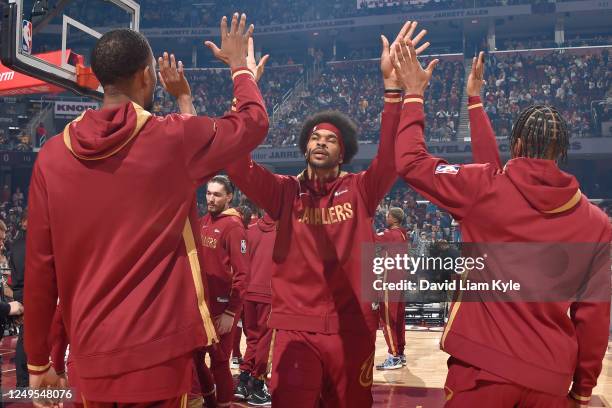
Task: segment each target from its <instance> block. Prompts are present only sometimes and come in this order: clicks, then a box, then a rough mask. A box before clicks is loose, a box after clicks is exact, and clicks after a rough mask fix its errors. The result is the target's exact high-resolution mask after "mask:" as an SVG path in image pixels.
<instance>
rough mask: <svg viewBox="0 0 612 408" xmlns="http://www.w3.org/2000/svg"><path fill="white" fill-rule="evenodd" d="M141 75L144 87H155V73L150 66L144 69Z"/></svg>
mask: <svg viewBox="0 0 612 408" xmlns="http://www.w3.org/2000/svg"><path fill="white" fill-rule="evenodd" d="M140 74H141V75H142V83H143V85H145V86H151V84H153V86H155V79H156V78H155V71H154V70H153V69H152V68H151V66H150V65H147V66H146V67H144V68H143V69H142V71H141V72H140Z"/></svg>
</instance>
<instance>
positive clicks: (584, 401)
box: [569, 390, 591, 407]
mask: <svg viewBox="0 0 612 408" xmlns="http://www.w3.org/2000/svg"><path fill="white" fill-rule="evenodd" d="M569 396H570V398H571V399H573V400H574V401H576V402H578V403H580V405H584V406H585V407H586V406H588V405H589V401H590V400H591V395H588V396H587V395H584V393H582V394H581V393H578V392H576V391H574V390H571V391H570V393H569Z"/></svg>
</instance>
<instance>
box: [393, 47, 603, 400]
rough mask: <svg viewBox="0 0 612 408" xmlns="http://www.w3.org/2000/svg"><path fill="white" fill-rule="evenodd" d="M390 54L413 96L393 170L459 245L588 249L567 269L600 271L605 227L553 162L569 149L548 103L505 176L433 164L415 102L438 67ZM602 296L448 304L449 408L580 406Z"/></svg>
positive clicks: (516, 146) (482, 168)
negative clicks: (456, 229)
mask: <svg viewBox="0 0 612 408" xmlns="http://www.w3.org/2000/svg"><path fill="white" fill-rule="evenodd" d="M395 55H396V57H395V58H394V66H395V70H396V72H398V76H399V77H400V78H401V80H402V82H403V84H404V87H405V89H406V92H408V93H411V94H414V95H415V97H414V98H413V100H411V101H409V102H407V103H405V104H404V108H403V111H402V119H401V123H400V126H399V133H398V136H397V142H396V165H397V169H398V172H399V173H400V175H401V176H402V177H403V178H404V179H405V180H406V181H407V182H408V183H409V184H410V185H411V186H412V187H413V188H414V189H415V190H416V191H418V192H419V193H420V194H422V195H423V196H425V197H427V198H429V199H430V200H431V201H432V202H434V203H435V204H436V205H438V206H440V207H442V208H445V209H446V210H448V211H449V212H450V213H451V214H452V215H453V217H454V218H455V219H458V220H460V221H461V226H462V230H461V232H462V236H463V238H464V241H465V242H485V243H486V242H530V243H536V242H551V241H554V242H557V243H593V246H594V247H596V250H593V251H592V253H591V255H590V256H589V257H588V259H586V260H585V259H572V261H575V262H580V264H579V265H577V267H579V268H580V270H584V271H585V274H586V273H589V274H596V273H601V272H603V273H604V274H607V275H609V271H610V245H609V244H610V239H611V230H610V223H609V221H608V219H607V217H606V216H605V215H604V214H603V212H602V211H601V210H599V209H598V208H597V207H596V206H594V205H592V204H590V203H589V201H588V199H587V198H586V197H585V196H584V195H583V194H582V193H581V192H580V189H579V185H578V182H577V180H576V179H575V178H574V177H573V176H572V175H570V174H567V173H564V172H562V171H561V170H560V169H559V168H558V166H557V161H558V160H559V159H563V158H565V157H566V155H567V148H568V144H569V143H568V142H569V133H568V130H567V127H566V123H565V121H564V119H563V118H562V117H561V116H560V115H559V113H558V112H557V111H556V110H555V109H554V108H551V107H548V106H532V107H530V108H527V109H526V110H524V111H523V112H521V114H520V116H519V117H518V119H517V121H516V122H515V124H514V127H513V130H512V135H511V154H512V159H511V160H510V161H508V163H507V164H506V165H505V167H504V169H503V172H500V171H499V168H498V166H497V165H495V164H469V165H461V166H459V165H457V166H455V165H449V164H447V163H446V162H445V161H444V160H442V159H439V158H436V157H433V156H431V155H430V154H429V153H428V152H427V149H426V145H425V141H424V139H423V128H424V113H423V97H422V95H423V94H424V92H425V89H426V88H427V85H428V83H429V80H430V78H431V75H432V71H433V69H434V67H435V65H436V61H433V62H432V63H431V64H430V65H429V66H428V67H427V69H425V70H424V69H423V68H422V67H421V66H420V64H419V61H418V59H417V57H416V52H415V50H414V46H413V45H412V44H411V43H408V46H398V47H397V49H396V54H395ZM416 95H418V96H416ZM583 258H584V257H583ZM519 261H520V260H519ZM549 261H551V262H553V261H555V260H553V259H550V260H549ZM522 262H523V263H524V262H526V260H523V261H522ZM607 275H605V276H606V280H607V278H609V276H607ZM585 276H586V275H585ZM608 282H609V281H608ZM606 285H608V284H606ZM604 291H607V292H609V287H608V286H605V288H604ZM603 298H605V299H607V300H606V301H601V302H596V301H582V302H571V301H558V302H549V303H535V302H531V303H526V302H522V303H521V302H512V303H506V302H455V303H454V304H453V306H452V309H451V315H450V318H449V322H448V324H447V326H446V328H445V331H444V334H443V336H442V340H441V347H442V349H443V350H445V351H446V352H448V353H449V354H450V355H451V357H450V358H449V362H448V366H449V372H448V376H447V379H446V385H445V391H446V393H447V397H446V399H447V403H446V406H447V407H450V408H452V407H472V406H479V407H501V408H503V407H514V406H517V405H520V406H534V407H568V406H579V405H582V406H586V405H588V402H589V400H590V396H591V392H592V389H593V387H594V386H595V385H596V383H597V377H598V375H599V373H600V372H601V367H602V359H603V357H604V354H605V351H606V347H607V342H608V325H609V315H610V303H609V298H610V296H609V293H607V294H606V296H603ZM570 386H571V390H570V392H569V394H568V389H570Z"/></svg>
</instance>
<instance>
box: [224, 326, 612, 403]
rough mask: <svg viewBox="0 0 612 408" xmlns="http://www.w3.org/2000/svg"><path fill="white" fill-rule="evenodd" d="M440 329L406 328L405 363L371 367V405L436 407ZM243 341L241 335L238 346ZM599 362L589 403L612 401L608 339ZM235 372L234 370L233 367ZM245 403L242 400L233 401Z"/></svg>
mask: <svg viewBox="0 0 612 408" xmlns="http://www.w3.org/2000/svg"><path fill="white" fill-rule="evenodd" d="M441 337H442V332H431V331H409V330H407V331H406V350H405V353H406V358H407V361H408V364H407V366H406V367H404V368H402V369H399V370H391V371H376V370H374V387H373V394H374V407H375V408H383V407H385V408H386V407H389V408H419V407H420V408H439V407H442V406H443V405H444V391H443V388H444V381H445V379H446V371H447V369H446V360H447V358H448V354H446V353H445V352H443V351H441V350H440V347H439V343H440V338H441ZM245 348H246V344H245V343H244V337H243V339H242V347H241V349H242V350H244V349H245ZM609 350H610V351H609V352H608V353H606V356H605V358H604V362H603V364H604V365H603V370H602V373H601V375H600V376H599V380H598V385H597V387H596V388H595V390H594V392H593V395H594V396H595V397H593V399H592V400H591V404H590V406H591V407H608V408H612V405H611V404H610V403H608V401H610V402H612V343H610V347H609ZM386 356H387V345H386V344H385V338H384V336H383V334H382V331H380V330H379V331H378V333H377V336H376V354H375V360H374V363H375V364H379V363H381V362H382V361H383V360H384V359H385V358H386ZM234 374H238V370H234ZM234 405H236V406H240V407H247V405H246V404H234Z"/></svg>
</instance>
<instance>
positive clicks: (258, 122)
mask: <svg viewBox="0 0 612 408" xmlns="http://www.w3.org/2000/svg"><path fill="white" fill-rule="evenodd" d="M241 72H242V73H238V74H237V75H236V77H235V79H234V95H235V97H236V99H237V110H236V111H235V112H232V113H231V114H229V115H227V116H224V117H222V118H214V119H213V118H208V117H198V116H192V115H178V114H173V115H169V116H165V117H155V116H152V115H151V114H150V113H149V112H147V111H145V110H144V109H143V108H142V107H140V106H138V105H136V104H135V103H125V104H123V105H119V106H116V107H112V108H106V109H102V110H99V111H93V110H88V111H87V112H85V113H84V114H83V115H82V116H81V117H79V118H78V119H76V120H75V121H73V122H72V123H70V124H69V125H68V126H66V129H65V130H64V132H63V134H60V135H58V136H57V137H54V138H52V139H50V140H49V141H48V142H47V143H46V144H45V146H44V147H43V148H42V149H41V151H40V153H39V155H38V159H37V161H36V163H35V165H34V170H33V173H32V179H31V185H30V194H29V214H28V215H29V224H28V236H27V252H26V271H25V280H26V284H25V294H24V299H25V307H27V309H28V313H27V314H26V316H25V331H26V333H27V335H26V337H25V348H26V353H27V356H28V363H29V369H30V370H31V371H32V372H34V373H40V372H44V371H45V370H46V369H47V367H48V366H49V354H50V349H49V344H48V342H47V338H48V334H49V330H50V327H51V322H52V319H53V314H54V311H55V309H56V304H57V299H58V297H59V298H60V299H61V304H62V318H63V322H64V324H65V326H66V331H67V334H68V338H69V339H70V342H71V343H70V346H71V347H70V348H71V350H70V351H71V355H72V358H73V359H74V362H75V364H76V365H77V368H78V373H79V376H81V377H83V378H97V377H112V376H115V375H120V374H124V373H131V372H135V371H139V370H144V369H147V368H148V367H152V366H155V365H160V364H162V363H165V362H167V361H170V360H172V359H175V358H178V357H179V356H184V355H185V354H187V353H189V352H190V351H191V350H194V349H196V348H198V347H202V346H204V345H207V344H211V342H214V341H215V340H216V335H215V331H214V327H213V324H212V321H211V319H210V314H209V310H208V307H207V304H206V299H205V298H204V293H205V288H204V282H203V280H202V276H201V271H200V265H201V258H200V257H199V256H198V252H197V248H198V246H199V245H200V238H199V234H197V227H198V224H197V223H198V218H197V212H196V205H195V197H196V188H197V187H198V186H199V185H200V184H201V183H202V181H203V180H205V179H206V178H207V177H210V176H211V175H212V174H214V173H215V172H217V171H218V170H220V169H221V168H222V167H223V166H225V164H226V163H227V162H228V161H229V160H232V159H233V158H234V157H236V155H246V154H248V152H249V151H250V150H252V149H253V148H255V147H256V146H257V145H258V144H259V143H260V142H261V141H262V140H263V138H264V137H265V135H266V133H267V130H268V117H267V114H266V111H265V106H264V103H263V100H262V97H261V95H260V93H259V90H258V88H257V85H256V83H255V81H254V79H253V76H252V75H251V74H250V73H246V71H244V70H242V71H241ZM194 229H196V230H195V232H196V233H195V234H194ZM153 384H154V383H153ZM160 389H161V388H160ZM165 391H168V390H165ZM125 392H126V393H128V391H127V390H125ZM102 394H103V392H100V393H99V394H97V395H96V396H95V399H94V398H90V397H88V395H85V397H86V398H88V399H93V400H97V401H104V400H108V399H106V398H115V397H116V395H113V396H109V395H107V396H105V395H102ZM122 395H123V394H122ZM177 395H178V394H177ZM133 397H134V398H132V399H131V400H132V401H139V399H138V398H137V397H135V396H133ZM147 397H149V398H156V396H155V395H149V396H141V397H140V398H145V399H144V400H143V401H146V400H148V399H146V398H147ZM111 400H112V399H111Z"/></svg>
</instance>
